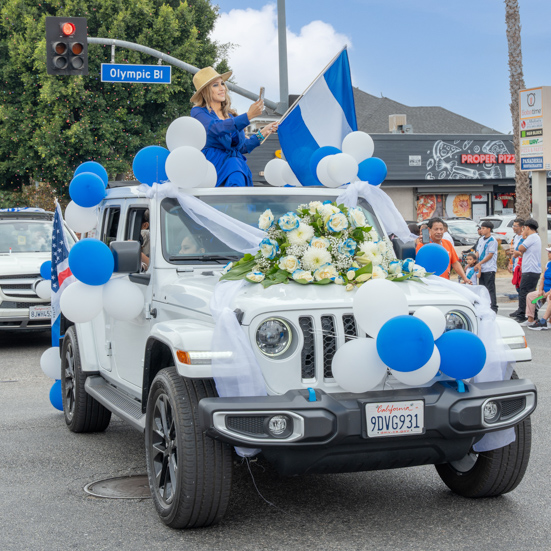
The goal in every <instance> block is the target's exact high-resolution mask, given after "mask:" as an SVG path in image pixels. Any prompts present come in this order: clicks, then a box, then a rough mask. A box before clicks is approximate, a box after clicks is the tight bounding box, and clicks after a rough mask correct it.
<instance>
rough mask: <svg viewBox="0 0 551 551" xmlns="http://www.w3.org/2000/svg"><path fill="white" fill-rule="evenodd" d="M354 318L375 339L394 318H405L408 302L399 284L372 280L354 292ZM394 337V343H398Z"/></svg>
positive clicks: (397, 338) (407, 311) (397, 339)
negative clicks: (382, 328)
mask: <svg viewBox="0 0 551 551" xmlns="http://www.w3.org/2000/svg"><path fill="white" fill-rule="evenodd" d="M353 311H354V316H355V317H356V321H357V322H358V325H359V326H360V327H361V328H362V329H363V330H364V331H365V332H366V333H367V334H368V335H369V336H370V337H373V338H375V337H376V336H377V334H378V333H379V330H380V329H381V327H382V326H383V325H384V324H385V323H386V322H387V321H388V320H389V319H392V318H394V317H396V316H407V315H408V313H409V308H408V301H407V297H406V295H405V293H404V292H403V291H402V290H401V289H400V284H399V283H394V282H392V281H388V280H387V279H372V280H370V281H367V282H366V283H364V284H363V285H362V286H361V287H360V288H359V289H358V291H357V292H356V296H355V297H354V303H353ZM399 338H400V337H399V335H397V336H396V343H398V342H399Z"/></svg>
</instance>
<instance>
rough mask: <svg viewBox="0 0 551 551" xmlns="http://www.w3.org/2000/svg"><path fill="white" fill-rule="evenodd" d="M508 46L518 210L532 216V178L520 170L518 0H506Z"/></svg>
mask: <svg viewBox="0 0 551 551" xmlns="http://www.w3.org/2000/svg"><path fill="white" fill-rule="evenodd" d="M504 2H505V23H506V25H507V46H508V50H509V90H510V92H511V104H510V108H511V117H512V119H513V146H514V148H515V157H516V163H515V182H516V189H515V191H516V195H517V200H516V211H517V214H518V215H519V216H520V217H521V218H524V219H526V218H529V217H530V210H531V208H530V198H531V192H530V180H529V178H528V172H521V170H520V132H519V92H520V90H524V89H525V88H526V85H525V84H524V74H523V71H522V47H521V41H520V29H521V26H520V14H519V9H518V0H504Z"/></svg>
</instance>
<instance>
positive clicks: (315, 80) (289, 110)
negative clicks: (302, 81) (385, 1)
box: [277, 44, 348, 125]
mask: <svg viewBox="0 0 551 551" xmlns="http://www.w3.org/2000/svg"><path fill="white" fill-rule="evenodd" d="M347 47H348V46H347V44H345V45H344V47H343V48H341V50H339V53H338V54H337V55H336V56H335V57H334V58H333V59H332V60H331V61H330V62H329V63H328V64H327V65H326V66H325V67H324V68H323V69H322V70H321V72H320V73H319V74H318V76H317V77H316V78H315V79H314V80H313V81H312V82H311V83H310V85H309V86H308V87H307V88H306V90H304V92H302V94H300V96H299V97H298V98H297V99H296V100H295V101H294V102H293V105H291V106H290V107H289V108H288V109H287V111H285V113H284V114H283V116H282V117H281V119H279V121H278V122H277V124H278V125H280V124H281V123H282V122H283V121H284V120H285V119H286V118H287V116H288V115H289V114H290V113H291V111H292V110H293V109H294V108H295V106H296V105H297V103H298V102H299V101H300V99H301V98H302V97H303V96H304V94H306V92H308V90H310V88H312V86H314V84H315V83H316V82H317V81H318V79H319V78H320V77H321V76H322V75H323V74H324V73H325V71H327V69H328V68H329V67H331V65H333V63H335V60H336V59H337V58H338V57H339V56H340V55H341V54H342V53H343V51H344V50H346V49H347Z"/></svg>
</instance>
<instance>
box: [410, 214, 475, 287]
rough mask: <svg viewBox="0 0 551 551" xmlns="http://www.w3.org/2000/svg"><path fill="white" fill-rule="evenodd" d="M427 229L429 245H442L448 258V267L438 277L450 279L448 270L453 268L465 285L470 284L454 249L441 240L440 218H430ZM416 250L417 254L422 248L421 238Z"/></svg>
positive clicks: (448, 243) (441, 223) (418, 240)
mask: <svg viewBox="0 0 551 551" xmlns="http://www.w3.org/2000/svg"><path fill="white" fill-rule="evenodd" d="M427 225H428V228H429V237H430V242H431V243H436V244H437V245H442V246H443V247H444V249H446V252H447V253H448V256H449V258H450V261H449V263H448V267H447V269H446V271H445V272H444V273H443V274H441V275H440V277H443V278H445V279H450V270H451V269H452V268H453V269H454V270H455V271H456V273H457V274H458V275H459V277H461V279H462V280H463V281H464V282H465V283H467V284H468V285H470V284H471V282H470V281H469V280H468V279H467V276H466V275H465V272H464V270H463V266H461V262H459V257H458V256H457V253H456V252H455V247H454V246H453V245H452V244H451V243H450V242H449V241H447V240H446V239H443V237H444V222H443V221H442V219H441V218H432V219H431V220H429V223H428V224H427ZM416 243H417V245H416V248H415V252H418V251H419V249H420V248H421V247H422V246H423V241H422V239H421V237H418V238H417V240H416Z"/></svg>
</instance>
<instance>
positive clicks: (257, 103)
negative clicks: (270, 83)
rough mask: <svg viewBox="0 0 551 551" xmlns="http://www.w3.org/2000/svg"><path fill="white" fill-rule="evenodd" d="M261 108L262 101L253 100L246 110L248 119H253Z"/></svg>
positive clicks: (260, 111)
mask: <svg viewBox="0 0 551 551" xmlns="http://www.w3.org/2000/svg"><path fill="white" fill-rule="evenodd" d="M263 109H264V101H263V100H261V99H259V100H257V101H255V102H254V103H253V104H252V105H251V106H250V107H249V110H248V111H247V117H248V119H249V121H251V120H253V119H254V118H255V117H258V116H259V115H260V114H261V113H262V110H263Z"/></svg>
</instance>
